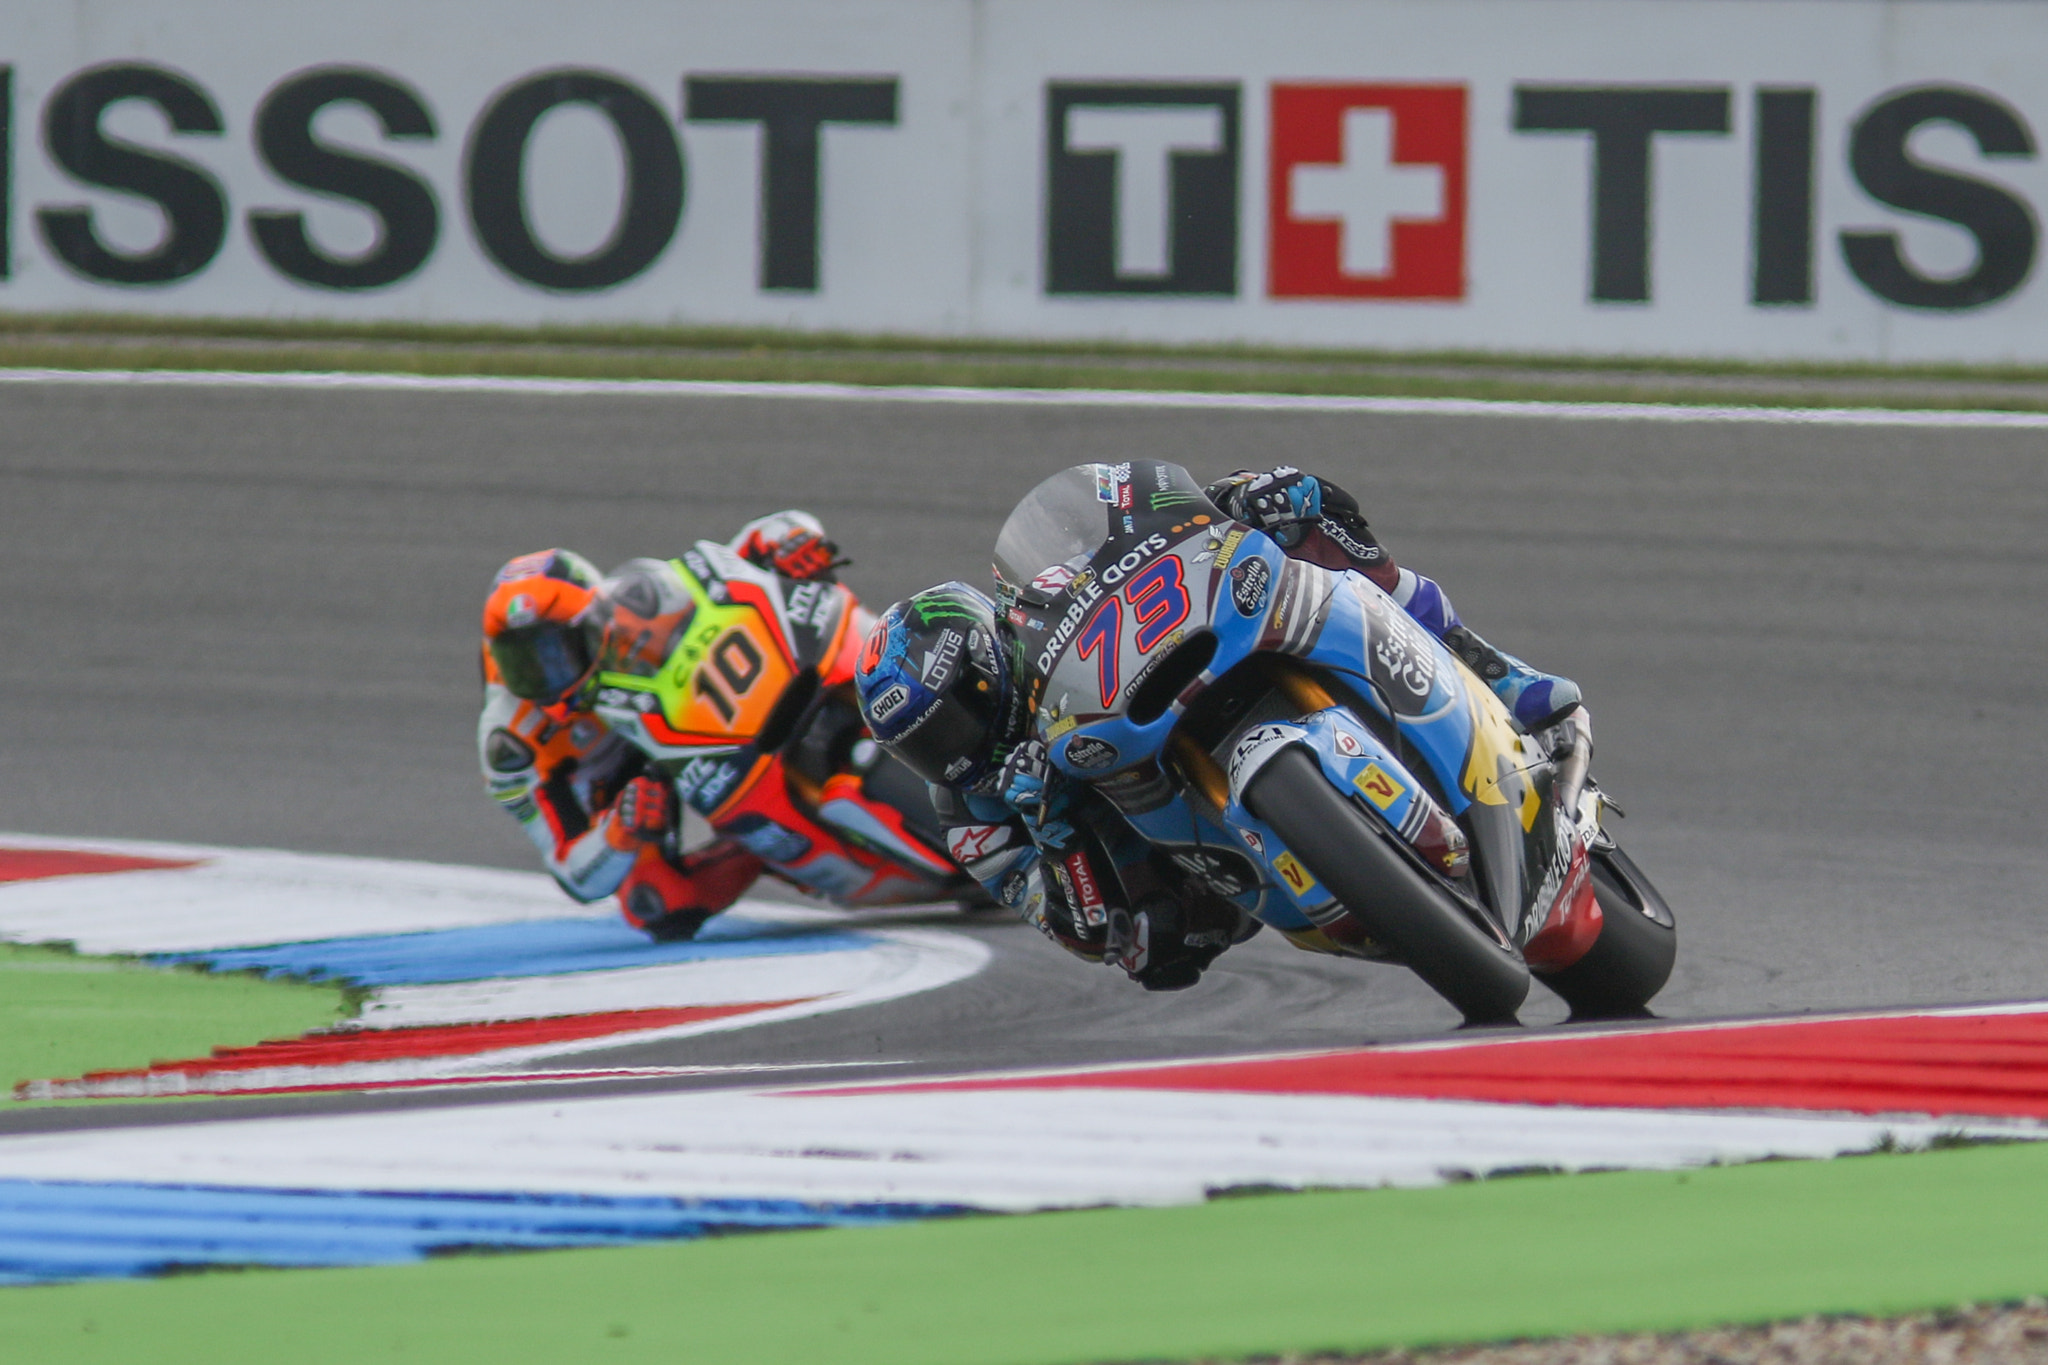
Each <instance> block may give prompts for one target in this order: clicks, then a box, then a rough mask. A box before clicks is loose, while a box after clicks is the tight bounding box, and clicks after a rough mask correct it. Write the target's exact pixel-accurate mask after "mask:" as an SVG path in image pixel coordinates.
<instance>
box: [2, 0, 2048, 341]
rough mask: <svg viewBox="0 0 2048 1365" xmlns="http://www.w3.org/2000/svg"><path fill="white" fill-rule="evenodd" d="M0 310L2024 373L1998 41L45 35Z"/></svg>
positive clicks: (1873, 7) (1666, 29) (2020, 129)
mask: <svg viewBox="0 0 2048 1365" xmlns="http://www.w3.org/2000/svg"><path fill="white" fill-rule="evenodd" d="M0 65H4V66H5V68H6V81H5V90H4V94H5V99H4V101H0V109H4V111H5V114H6V119H7V137H6V140H5V146H6V148H7V158H6V166H5V175H4V179H0V183H4V188H5V198H6V202H5V205H4V215H0V222H4V224H5V238H6V240H5V249H4V253H0V255H4V277H0V310H6V311H15V312H26V311H108V312H130V313H170V314H193V315H216V316H258V317H296V318H328V319H358V320H361V319H401V320H415V321H442V322H486V323H488V322H502V323H533V322H543V321H545V322H562V323H574V322H611V323H646V324H654V325H668V324H685V325H687V324H736V325H772V326H787V327H795V328H804V329H817V330H845V331H856V332H895V333H915V334H930V335H956V336H986V337H1033V338H1127V339H1143V340H1160V341H1176V342H1183V341H1184V342H1197V341H1218V342H1221V341H1243V342H1268V343H1277V344H1287V345H1308V346H1325V345H1326V346H1347V347H1383V348H1429V349H1462V350H1503V351H1521V352H1549V353H1580V354H1608V355H1616V354H1644V355H1650V354H1661V355H1702V356H1723V357H1745V358H1760V359H1767V358H1811V359H1822V360H1858V359H1867V360H1898V361H1927V360H1957V361H2019V362H2033V363H2042V362H2048V284H2044V282H2043V280H2042V278H2041V275H2042V271H2041V269H2040V262H2039V256H2040V254H2041V241H2040V226H2039V224H2040V216H2041V213H2042V211H2043V208H2044V206H2048V171H2044V167H2043V163H2042V156H2041V150H2040V137H2041V134H2042V131H2043V130H2044V129H2048V5H2043V4H2037V3H2027V2H2026V0H1897V2H1896V3H1884V2H1883V0H729V2H725V3H717V2H714V0H659V3H657V2H656V0H582V2H581V3H578V4H563V3H559V2H558V0H494V2H493V3H481V2H479V0H337V3H334V4H329V5H321V6H302V5H280V4H277V3H275V2H274V0H267V2H265V3H256V2H255V0H183V3H164V2H163V0H155V2H153V3H152V2H149V0H70V2H69V3H59V2H57V0H52V3H48V4H44V5H35V6H28V5H18V6H15V7H14V9H13V12H11V13H10V15H9V23H8V26H7V31H6V34H5V37H4V39H0Z"/></svg>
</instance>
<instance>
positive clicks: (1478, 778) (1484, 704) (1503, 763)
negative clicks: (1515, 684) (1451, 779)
mask: <svg viewBox="0 0 2048 1365" xmlns="http://www.w3.org/2000/svg"><path fill="white" fill-rule="evenodd" d="M1454 662H1456V664H1457V666H1458V671H1459V672H1461V673H1463V674H1464V675H1465V706H1466V712H1467V714H1468V715H1470V716H1471V718H1472V749H1471V753H1470V754H1469V755H1468V756H1467V758H1466V760H1465V774H1464V778H1463V780H1462V783H1461V785H1462V786H1463V787H1464V789H1465V794H1466V795H1467V796H1469V797H1471V798H1472V799H1473V800H1474V801H1478V802H1482V803H1483V804H1485V805H1489V806H1519V807H1520V808H1521V809H1520V810H1519V811H1517V812H1516V814H1517V815H1518V816H1519V817H1520V818H1521V822H1522V828H1523V829H1524V830H1529V829H1533V828H1534V827H1535V825H1536V816H1537V813H1538V812H1539V811H1541V810H1542V809H1543V799H1542V797H1541V796H1539V795H1538V794H1537V791H1536V784H1535V783H1534V782H1531V781H1530V780H1529V777H1528V772H1527V768H1528V758H1527V756H1526V755H1525V754H1524V753H1523V751H1522V737H1521V736H1520V735H1518V734H1516V733H1515V727H1514V726H1513V725H1511V724H1509V723H1508V710H1507V707H1505V706H1503V705H1501V703H1500V699H1499V698H1498V697H1495V696H1494V695H1493V692H1492V690H1491V689H1490V688H1488V687H1487V685H1486V684H1485V683H1484V682H1481V681H1480V679H1479V676H1478V675H1477V674H1475V673H1474V672H1472V670H1471V669H1469V668H1467V667H1466V666H1465V662H1464V660H1462V659H1454Z"/></svg>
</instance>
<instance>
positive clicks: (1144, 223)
mask: <svg viewBox="0 0 2048 1365" xmlns="http://www.w3.org/2000/svg"><path fill="white" fill-rule="evenodd" d="M1045 113H1046V138H1045V144H1046V272H1045V274H1046V286H1045V287H1046V292H1047V293H1049V294H1235V293H1236V292H1237V174H1238V173H1237V167H1238V91H1237V87H1236V86H1234V85H1153V84H1143V83H1129V84H1116V85H1079V84H1066V83H1062V82H1053V83H1052V84H1050V85H1048V86H1047V87H1046V97H1045Z"/></svg>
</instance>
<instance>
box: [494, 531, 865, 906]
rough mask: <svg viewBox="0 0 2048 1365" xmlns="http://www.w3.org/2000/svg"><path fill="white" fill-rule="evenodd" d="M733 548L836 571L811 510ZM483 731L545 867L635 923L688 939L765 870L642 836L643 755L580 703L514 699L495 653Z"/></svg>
mask: <svg viewBox="0 0 2048 1365" xmlns="http://www.w3.org/2000/svg"><path fill="white" fill-rule="evenodd" d="M730 545H731V547H732V549H733V551H734V553H736V554H738V555H740V556H742V557H744V558H746V559H748V560H750V561H752V562H754V563H756V564H759V565H761V566H763V567H765V568H773V569H775V570H776V571H778V572H780V573H783V574H787V575H788V576H790V577H792V578H804V579H812V578H822V577H827V576H829V575H830V574H831V572H832V570H833V569H834V568H835V567H836V564H835V556H836V554H837V549H836V547H835V546H834V545H833V544H832V542H831V541H830V540H828V539H826V537H825V533H824V528H823V527H822V526H821V525H820V524H819V522H818V520H817V518H815V517H813V516H811V515H810V514H809V513H807V512H799V511H794V510H791V511H783V512H776V513H773V514H771V515H769V516H765V517H758V518H756V519H755V520H753V521H750V522H748V523H747V524H746V525H745V526H743V527H741V528H740V532H739V534H738V535H736V536H735V537H733V539H732V541H731V542H730ZM476 733H477V750H478V757H479V760H480V762H481V764H482V768H483V777H484V785H485V788H486V789H487V790H488V791H489V793H490V795H491V797H492V799H493V800H495V801H496V802H498V804H499V805H500V806H502V807H503V808H504V809H505V811H506V812H507V813H508V814H510V815H511V816H512V817H513V818H514V819H515V820H517V821H518V822H519V825H520V828H521V830H523V831H524V832H525V834H526V837H527V838H528V839H529V840H531V841H532V842H533V845H534V847H535V848H536V849H537V850H538V851H539V853H540V855H541V863H542V866H544V867H545V868H546V869H547V871H548V873H549V874H550V875H551V876H553V877H554V879H555V881H556V882H557V883H559V884H560V885H561V888H562V889H563V890H564V891H566V892H567V893H568V894H569V895H570V896H572V897H574V898H575V899H576V900H579V901H584V902H590V901H597V900H602V899H603V898H604V897H606V896H610V895H616V896H617V897H618V900H619V908H620V910H621V912H622V913H623V914H624V915H625V918H626V920H627V922H628V923H630V924H632V925H633V926H634V927H635V928H639V929H643V930H645V931H647V932H649V933H650V934H652V935H654V936H655V937H657V938H664V937H688V935H689V934H690V933H694V932H695V930H696V928H697V927H698V926H699V925H701V924H702V923H703V921H704V920H705V919H707V918H709V917H710V916H711V915H714V914H716V913H718V912H719V911H721V910H724V909H725V908H726V907H728V906H730V905H731V904H732V903H733V902H734V901H736V900H738V899H739V897H740V896H741V895H742V894H744V893H745V891H746V889H747V888H748V887H749V886H752V885H753V883H754V881H755V879H756V878H758V877H759V876H760V875H761V873H762V872H763V871H764V870H765V868H766V864H765V863H763V862H762V860H761V859H760V858H758V857H756V856H755V855H754V854H753V853H751V852H749V851H748V850H747V849H746V848H745V847H743V846H742V845H740V844H739V843H738V842H736V841H735V840H732V839H729V838H719V839H715V840H713V841H712V842H711V843H709V844H707V845H705V846H704V847H702V848H700V849H696V850H693V851H691V852H689V853H684V854H680V855H675V854H671V853H670V852H668V851H667V850H666V849H665V848H664V846H663V844H662V843H661V842H659V841H650V840H648V839H647V838H646V837H645V836H644V835H642V834H641V833H639V832H637V831H636V830H635V829H634V828H633V822H632V821H631V820H630V819H626V818H622V812H621V810H620V801H619V798H620V796H621V794H622V793H624V792H625V791H626V789H627V788H628V786H629V785H630V784H631V783H632V782H633V780H634V779H635V778H637V777H641V776H643V775H647V774H649V768H648V764H647V761H646V758H645V756H644V755H643V754H642V753H641V751H640V750H639V749H638V748H636V747H635V746H633V745H632V744H630V743H628V742H627V741H626V740H625V739H624V738H623V737H622V736H620V735H618V734H615V733H614V732H613V731H612V729H611V727H610V726H608V725H606V724H605V722H604V721H603V720H602V719H600V718H599V717H598V716H597V715H596V714H594V713H592V712H590V711H587V710H583V709H580V708H577V707H575V706H574V705H573V703H571V702H565V703H562V704H558V705H554V706H540V705H536V704H535V703H533V702H530V701H526V700H523V699H521V698H519V697H516V696H514V695H513V694H512V692H511V691H510V690H509V689H508V688H506V687H505V685H504V683H503V680H502V679H501V678H500V677H499V676H498V673H497V668H496V665H495V664H494V663H493V662H492V660H491V657H490V654H489V652H488V651H486V652H485V654H484V704H483V712H482V714H481V715H480V716H478V718H477V731H476Z"/></svg>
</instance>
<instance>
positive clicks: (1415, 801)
mask: <svg viewBox="0 0 2048 1365" xmlns="http://www.w3.org/2000/svg"><path fill="white" fill-rule="evenodd" d="M1275 685H1276V689H1277V690H1278V692H1279V693H1280V695H1281V696H1282V697H1283V698H1284V699H1285V701H1286V704H1287V707H1288V709H1289V711H1290V712H1291V713H1292V714H1293V715H1294V716H1295V719H1293V720H1290V721H1283V722H1269V723H1265V724H1259V723H1249V724H1246V725H1242V726H1240V727H1238V728H1237V729H1236V730H1234V731H1233V732H1232V733H1231V735H1230V736H1229V737H1228V739H1227V740H1226V741H1225V743H1224V745H1222V746H1221V749H1220V752H1223V753H1227V754H1228V755H1229V759H1228V763H1229V766H1228V768H1227V769H1226V767H1225V766H1224V765H1223V764H1222V763H1219V762H1218V761H1217V758H1216V756H1215V755H1214V754H1212V753H1210V752H1209V751H1208V750H1206V749H1204V748H1203V747H1202V746H1201V745H1199V744H1197V743H1196V742H1194V741H1193V740H1192V739H1190V738H1188V737H1187V736H1186V735H1184V734H1182V735H1176V736H1175V737H1174V739H1173V745H1172V752H1173V755H1174V758H1175V761H1176V763H1177V765H1178V766H1179V768H1180V769H1181V771H1182V773H1183V774H1184V775H1185V776H1186V777H1187V779H1188V782H1189V785H1190V787H1191V788H1192V794H1194V795H1196V796H1198V798H1199V799H1200V800H1202V801H1203V802H1205V803H1206V804H1207V805H1208V806H1209V808H1210V809H1211V811H1212V812H1213V813H1214V814H1215V815H1216V816H1217V817H1218V818H1219V819H1220V820H1221V821H1222V823H1223V824H1224V825H1225V826H1226V827H1228V828H1230V829H1231V830H1233V831H1235V832H1236V833H1237V834H1238V836H1239V838H1240V839H1241V840H1242V841H1243V843H1244V845H1245V847H1246V848H1247V850H1248V851H1249V852H1251V854H1252V855H1253V856H1254V857H1255V858H1256V859H1258V860H1259V862H1260V863H1261V865H1262V866H1263V868H1264V870H1265V871H1266V873H1267V879H1268V881H1269V882H1270V883H1271V885H1272V886H1273V887H1274V888H1276V889H1277V891H1278V893H1279V894H1280V896H1282V897H1283V898H1284V903H1283V904H1280V905H1273V904H1270V898H1269V903H1262V905H1261V907H1260V917H1261V918H1262V919H1266V920H1267V921H1268V922H1270V923H1272V924H1273V925H1274V927H1275V928H1277V929H1280V930H1281V931H1282V932H1283V933H1286V934H1287V935H1288V936H1289V937H1290V938H1292V939H1294V940H1295V942H1297V943H1298V944H1300V945H1301V946H1302V947H1305V948H1312V949H1316V950H1318V951H1322V952H1337V953H1343V954H1346V955H1350V956H1364V957H1378V956H1382V952H1381V950H1380V949H1379V946H1378V945H1377V944H1375V943H1374V942H1373V941H1372V939H1371V938H1370V936H1369V935H1367V934H1366V932H1365V927H1364V925H1363V923H1362V922H1361V921H1359V920H1358V918H1357V917H1356V916H1355V915H1353V914H1352V913H1351V912H1350V911H1349V910H1348V909H1346V908H1345V907H1344V906H1343V905H1341V904H1339V903H1338V902H1337V901H1336V900H1335V899H1334V898H1333V897H1332V896H1331V895H1330V894H1329V892H1328V891H1327V890H1325V889H1323V887H1322V886H1321V885H1319V884H1318V883H1317V881H1316V879H1315V877H1314V875H1313V874H1311V873H1310V872H1309V870H1308V869H1307V868H1306V867H1305V866H1303V864H1302V863H1301V861H1300V860H1299V859H1297V858H1296V857H1295V856H1294V854H1293V853H1292V852H1291V851H1290V850H1288V849H1287V847H1286V846H1285V845H1284V844H1282V843H1281V842H1280V840H1279V839H1278V838H1277V837H1276V836H1275V835H1274V834H1273V832H1272V829H1271V827H1270V826H1268V825H1267V824H1266V822H1265V821H1263V820H1261V819H1260V818H1259V817H1258V816H1257V815H1256V814H1255V813H1254V812H1252V811H1251V810H1250V809H1249V808H1248V807H1246V806H1245V804H1244V792H1245V789H1246V787H1247V786H1248V784H1249V783H1250V781H1251V778H1252V777H1253V776H1254V775H1255V774H1256V773H1257V772H1258V770H1259V769H1260V768H1262V767H1264V766H1265V764H1266V762H1267V761H1269V760H1270V759H1271V758H1272V757H1273V756H1274V755H1275V754H1277V753H1279V752H1280V750H1282V749H1284V748H1287V747H1289V746H1299V747H1301V748H1305V749H1307V750H1308V751H1309V752H1310V753H1311V754H1313V755H1314V756H1315V759H1316V762H1317V763H1318V765H1319V766H1320V767H1321V768H1322V770H1323V776H1324V777H1325V778H1326V779H1327V780H1328V781H1329V782H1330V784H1331V785H1332V786H1334V787H1336V788H1337V789H1338V790H1339V791H1342V792H1346V793H1355V794H1356V795H1357V796H1358V797H1359V798H1361V799H1362V800H1364V801H1366V802H1368V803H1369V804H1370V805H1371V806H1372V807H1373V808H1374V810H1375V811H1376V812H1377V813H1378V814H1379V816H1380V818H1381V819H1383V820H1384V821H1385V822H1386V824H1387V825H1388V827H1389V828H1390V829H1392V830H1393V832H1394V833H1395V834H1396V835H1397V836H1398V837H1399V838H1400V839H1401V840H1402V842H1403V843H1405V844H1406V845H1407V846H1408V847H1409V848H1410V849H1412V850H1413V851H1414V852H1415V854H1416V856H1417V857H1418V858H1420V859H1421V860H1422V861H1423V862H1424V863H1426V864H1427V865H1428V866H1429V867H1430V868H1431V869H1432V870H1433V871H1435V872H1437V873H1438V874H1440V875H1441V876H1443V877H1445V878H1447V879H1449V880H1450V881H1452V883H1453V884H1454V885H1457V886H1460V887H1463V888H1465V891H1466V894H1467V896H1470V895H1471V891H1470V888H1469V880H1470V867H1471V851H1470V847H1469V844H1468V842H1467V840H1466V837H1465V832H1464V831H1463V830H1462V829H1461V828H1459V826H1458V824H1457V822H1456V821H1455V820H1453V819H1452V818H1451V817H1450V815H1449V814H1448V813H1446V812H1445V811H1444V809H1443V808H1442V807H1441V806H1440V805H1438V804H1437V802H1436V800H1435V799H1434V798H1433V797H1431V796H1430V794H1429V792H1428V790H1427V789H1426V788H1424V787H1423V785H1422V784H1421V783H1420V782H1419V781H1417V780H1416V778H1415V776H1414V774H1413V773H1411V772H1410V771H1409V769H1408V768H1407V766H1406V765H1405V764H1403V763H1402V762H1401V760H1400V759H1399V758H1397V757H1396V756H1395V755H1394V754H1393V752H1392V751H1391V750H1390V749H1389V748H1388V747H1387V746H1386V745H1385V744H1384V743H1382V742H1381V740H1380V739H1379V737H1378V736H1377V735H1375V734H1374V733H1373V732H1372V731H1371V730H1370V729H1368V728H1367V727H1366V726H1364V725H1362V724H1360V723H1359V721H1358V719H1357V718H1356V717H1355V716H1353V715H1352V714H1351V712H1350V711H1349V710H1348V709H1347V708H1345V707H1342V706H1340V705H1339V704H1338V703H1337V702H1336V700H1335V699H1334V698H1332V697H1331V696H1330V694H1329V692H1328V691H1326V690H1325V689H1324V688H1323V686H1322V685H1321V684H1320V683H1318V682H1317V681H1316V680H1315V679H1313V678H1311V677H1308V676H1306V675H1304V674H1300V673H1295V672H1291V671H1290V672H1288V673H1284V674H1282V675H1281V676H1280V677H1279V678H1278V679H1276V680H1275Z"/></svg>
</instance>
